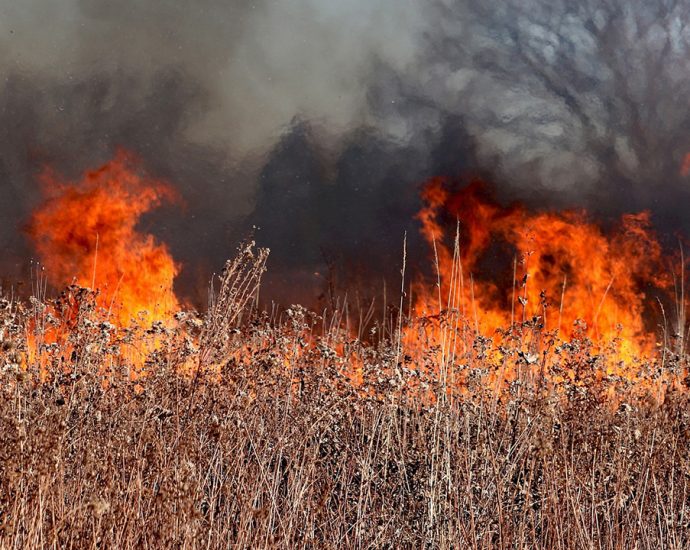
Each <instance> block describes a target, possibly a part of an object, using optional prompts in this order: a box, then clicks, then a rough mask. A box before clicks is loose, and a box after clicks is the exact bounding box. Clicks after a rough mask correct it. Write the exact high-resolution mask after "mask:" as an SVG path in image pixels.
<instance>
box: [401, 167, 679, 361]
mask: <svg viewBox="0 0 690 550" xmlns="http://www.w3.org/2000/svg"><path fill="white" fill-rule="evenodd" d="M423 199H424V201H425V206H424V208H423V209H422V210H421V212H420V213H419V219H420V221H421V223H422V234H423V236H424V238H425V239H426V240H427V241H428V243H429V244H430V245H431V246H432V247H433V248H434V250H435V256H436V257H437V262H436V263H437V264H438V278H439V282H440V285H438V286H439V288H433V289H432V288H430V287H429V286H428V285H425V284H421V283H419V284H417V285H416V286H415V289H414V291H415V296H416V302H415V311H416V313H417V315H419V316H429V315H431V314H433V313H438V312H439V310H443V309H448V310H454V311H456V318H455V319H456V321H454V322H455V323H456V324H457V325H463V326H466V327H469V329H468V330H469V331H470V332H472V333H473V334H474V333H478V334H482V335H485V336H492V335H493V334H495V333H496V331H497V329H502V328H507V327H511V326H516V324H520V323H524V322H527V321H532V322H536V323H538V325H539V326H540V327H543V331H555V332H556V333H557V334H558V336H559V337H560V339H562V340H566V341H567V340H570V339H572V338H576V337H586V338H589V339H590V340H591V341H592V342H593V343H594V344H595V345H597V346H600V347H603V346H606V345H609V344H611V343H612V342H615V343H616V345H617V353H616V354H615V355H616V356H615V357H614V359H615V360H622V361H630V360H633V359H635V358H640V357H644V356H648V355H650V354H651V353H652V352H653V351H654V349H655V345H656V341H657V339H656V337H655V334H654V330H653V328H652V329H651V330H650V327H649V326H648V325H647V324H646V323H645V318H646V317H648V315H645V308H647V307H649V299H648V296H647V291H648V290H649V289H659V290H662V289H669V287H670V286H672V280H671V278H670V277H669V276H668V275H667V273H668V264H667V263H665V259H664V257H663V253H662V248H661V246H660V244H659V242H658V241H657V239H656V238H655V235H654V234H653V232H652V230H651V228H650V220H649V215H648V214H647V213H645V212H643V213H639V214H630V215H626V216H623V218H622V219H621V220H620V222H619V224H618V226H617V227H616V228H614V230H613V231H611V232H604V231H603V230H602V229H601V228H600V227H598V226H597V225H596V224H594V223H592V222H591V221H590V220H589V219H588V217H587V215H586V214H585V213H584V212H577V211H567V212H561V213H554V212H540V213H530V212H528V211H527V210H526V209H525V208H524V207H522V206H521V205H511V206H509V207H506V208H503V207H501V206H500V205H499V204H498V203H497V202H495V201H494V200H493V199H492V198H491V197H490V196H489V195H488V194H487V192H486V189H485V186H484V185H483V184H481V183H479V182H475V183H472V184H471V185H469V186H467V187H465V188H464V189H462V190H460V191H455V192H452V191H451V189H450V185H449V183H448V182H447V181H445V180H443V179H440V178H439V179H433V180H431V181H430V182H428V184H427V185H426V186H425V189H424V191H423ZM449 220H452V225H453V228H455V222H456V220H457V223H458V227H459V241H458V243H457V248H455V249H454V248H453V247H452V246H449V245H448V236H447V235H446V233H447V230H446V227H447V226H448V225H450V224H449V223H448V221H449ZM438 338H439V336H438V335H437V336H436V339H437V340H438Z"/></svg>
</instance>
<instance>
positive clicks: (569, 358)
mask: <svg viewBox="0 0 690 550" xmlns="http://www.w3.org/2000/svg"><path fill="white" fill-rule="evenodd" d="M264 260H265V256H261V254H259V255H258V256H254V255H252V254H249V255H245V256H241V257H240V259H238V260H236V262H244V263H234V264H233V263H231V264H229V266H228V270H226V278H225V279H224V282H223V283H222V284H221V286H220V288H219V295H218V296H217V298H216V299H215V301H214V302H213V303H214V305H213V307H212V308H211V310H210V313H209V315H207V316H206V318H204V319H201V320H200V319H197V318H196V317H195V316H193V315H191V314H186V315H178V316H177V323H176V325H175V326H172V327H169V326H164V325H162V324H160V325H156V326H154V327H148V328H147V329H146V330H144V329H137V330H138V332H137V331H136V330H135V331H134V332H135V333H132V332H131V331H130V332H129V333H127V332H120V331H117V330H115V329H113V328H112V327H110V326H107V325H105V324H104V322H103V320H102V318H101V317H100V315H101V312H99V311H98V308H96V307H95V305H94V302H93V300H92V299H90V298H89V297H90V296H91V294H90V292H89V291H86V290H83V289H81V290H79V289H71V291H70V292H71V294H70V296H71V298H70V297H69V296H67V297H63V302H64V303H69V304H71V306H70V307H71V308H72V309H71V310H70V312H71V313H70V315H69V316H64V315H63V317H62V318H58V319H53V317H54V316H55V313H54V312H55V311H58V309H59V308H57V306H56V305H55V303H54V302H52V303H51V302H50V301H47V300H44V299H43V298H42V297H40V296H39V298H40V299H34V300H33V301H32V302H30V303H27V304H22V303H17V302H13V301H10V300H5V301H4V302H2V303H0V310H1V311H0V342H2V344H1V346H2V347H1V348H0V365H1V366H2V374H1V375H0V392H1V393H2V395H1V396H0V547H2V548H17V549H19V548H121V549H125V548H169V547H170V548H230V547H237V548H267V547H271V548H273V547H277V548H303V547H306V548H587V549H589V548H605V549H614V548H615V549H619V548H620V549H623V548H654V549H659V548H687V547H688V546H689V545H690V491H689V489H690V488H689V487H688V481H689V480H690V407H689V405H690V403H689V402H688V401H689V400H688V395H687V392H685V391H683V390H682V388H681V389H679V388H676V389H669V390H668V391H667V393H666V395H665V398H664V399H663V400H661V401H659V400H658V399H655V398H654V396H653V395H651V393H650V392H626V391H625V390H624V389H621V387H620V385H615V389H616V398H615V399H613V398H611V397H606V395H607V394H609V393H610V389H611V388H613V387H614V384H617V383H615V382H614V381H610V382H609V381H607V380H606V379H601V380H598V381H596V382H594V380H595V377H594V376H593V373H595V372H596V371H597V369H600V368H603V367H601V366H600V365H599V362H601V357H598V356H595V355H593V354H592V352H591V351H590V349H589V348H588V347H587V345H586V342H579V343H577V342H576V343H571V344H569V346H570V347H568V346H565V347H564V351H563V353H562V359H561V360H560V361H561V363H560V367H564V366H567V365H568V364H569V363H573V362H575V363H577V365H578V369H579V370H578V372H583V370H584V369H585V368H586V369H587V372H586V373H583V375H582V376H583V377H590V382H591V383H587V384H575V383H573V384H570V385H568V384H565V383H563V384H562V385H561V386H560V387H558V388H556V387H554V386H549V387H547V386H546V385H545V384H544V379H543V378H539V377H535V376H533V375H532V374H529V375H528V374H524V376H523V375H521V377H520V378H518V380H516V381H515V382H513V384H511V385H510V386H509V387H508V388H507V389H506V391H505V392H503V393H502V394H500V395H498V394H497V393H496V392H495V391H493V390H491V389H489V388H487V386H486V376H487V372H486V371H490V370H491V369H493V368H494V367H493V366H492V365H491V364H490V363H489V362H488V360H487V359H486V357H487V354H488V352H489V351H490V349H496V348H497V347H498V346H499V345H500V346H504V348H503V349H504V351H506V352H509V355H508V356H509V357H511V361H512V362H514V363H516V364H519V363H520V362H522V364H523V367H526V366H528V363H529V360H527V359H525V356H526V355H525V353H524V352H523V351H522V350H523V349H524V347H523V342H524V339H525V338H526V336H525V335H526V334H527V333H528V332H530V331H532V332H531V333H530V334H531V336H530V338H532V339H533V337H534V330H535V328H534V326H531V325H530V324H529V323H526V324H524V325H523V326H521V328H520V333H519V337H516V336H515V335H514V334H513V335H512V336H505V338H504V339H503V340H502V341H501V342H496V343H494V342H493V341H490V340H487V339H485V338H481V337H478V336H477V337H474V342H473V344H474V345H472V346H470V347H469V349H468V351H467V352H466V353H465V354H464V355H462V356H460V357H457V358H456V359H457V360H454V361H453V363H452V364H450V363H449V364H448V365H444V366H443V368H442V369H439V368H438V366H437V365H436V366H435V365H434V361H435V360H436V359H434V358H436V357H438V355H437V354H436V353H429V354H428V355H427V360H426V361H427V362H426V364H425V365H424V367H425V368H422V369H413V368H411V367H410V365H409V362H408V359H409V358H403V359H401V360H400V362H396V357H398V356H399V353H398V340H397V339H396V334H395V330H390V329H389V330H386V324H387V323H386V322H382V323H380V324H379V325H378V327H377V331H376V333H377V335H378V337H379V338H378V340H377V341H376V342H374V343H371V344H367V345H365V344H363V343H362V342H361V341H360V340H358V339H355V338H353V337H352V336H350V333H351V331H346V330H343V329H342V327H343V326H344V325H345V321H344V317H343V316H342V313H338V312H336V313H335V314H333V315H331V316H329V317H328V319H324V318H323V316H317V315H315V314H312V313H310V312H308V311H306V310H304V309H303V308H299V307H292V308H290V309H288V310H286V311H284V312H283V313H282V314H280V315H278V314H274V315H268V314H261V313H257V312H256V311H254V310H253V309H252V302H251V300H250V299H248V297H249V296H251V295H252V293H253V291H254V289H255V287H256V284H254V283H256V282H258V280H257V277H258V274H259V272H258V271H257V270H256V269H257V265H258V263H257V262H261V265H259V266H258V269H259V271H260V270H261V269H263V263H262V262H263V261H264ZM228 274H232V275H228ZM227 277H235V278H236V279H233V280H229V279H228V278H227ZM243 282H244V283H246V286H242V284H243ZM238 289H239V290H238ZM243 289H246V291H245V290H243ZM231 293H234V294H232V295H231ZM76 295H78V297H79V299H78V300H76V301H75V300H74V296H76ZM233 296H234V297H233ZM64 303H63V305H64ZM75 304H78V307H76V306H75ZM62 311H63V314H64V308H63V310H62ZM67 318H69V323H70V326H69V329H70V332H69V341H64V342H60V343H58V344H56V345H52V346H51V345H50V344H49V343H47V342H45V341H44V342H42V343H41V344H40V345H42V346H43V347H42V353H43V354H44V355H43V357H44V359H45V358H48V359H45V361H44V363H46V364H47V366H48V367H49V368H47V369H46V368H45V367H44V368H43V369H41V368H40V367H39V365H38V361H28V362H27V361H26V347H27V340H26V338H27V334H28V333H29V332H31V331H33V332H35V333H37V334H38V335H39V336H40V334H41V333H44V334H45V331H46V330H47V329H46V326H50V325H51V323H53V324H58V325H59V324H60V323H66V322H67V321H65V319H67ZM398 319H399V318H398V316H397V313H396V312H393V313H391V316H390V319H389V320H390V323H388V324H389V325H390V326H392V327H396V325H397V324H398V322H399V320H398ZM408 322H411V321H408ZM209 327H215V328H214V329H213V330H210V329H209ZM147 338H148V339H150V341H151V342H154V341H155V346H156V347H157V350H156V352H154V353H152V354H151V355H150V357H149V362H148V364H147V371H148V372H147V373H146V376H144V377H138V379H133V376H132V372H131V369H130V368H128V359H127V358H128V357H129V355H128V353H129V352H127V351H126V350H127V348H128V346H129V347H136V346H137V345H140V344H141V342H142V341H144V340H146V339H147ZM39 340H40V338H39ZM127 342H131V343H127ZM123 350H125V351H123ZM130 351H131V350H130ZM432 351H433V350H432ZM353 357H356V358H357V361H358V363H359V364H361V365H362V377H363V383H362V384H355V383H353V382H352V381H351V378H350V374H351V371H352V368H351V366H350V364H351V362H352V360H353V359H352V358H353ZM190 365H191V366H192V367H193V368H192V370H191V371H190ZM583 365H584V366H583ZM130 366H131V365H130ZM435 367H436V368H435ZM554 368H555V367H554ZM641 368H642V367H641ZM644 368H646V369H648V370H650V371H653V370H654V369H658V368H659V367H658V365H657V364H651V365H646V366H644ZM664 368H668V369H672V368H677V365H676V366H673V365H670V364H669V365H665V366H664ZM449 370H450V371H453V370H458V371H462V373H463V376H465V377H466V378H467V382H466V385H465V387H466V388H467V389H468V390H469V391H468V393H466V394H463V395H460V394H458V393H456V392H452V391H448V387H447V379H448V378H447V377H448V376H451V375H452V372H449ZM468 370H470V371H471V373H472V374H471V375H470V376H467V371H468ZM440 372H443V380H441V379H439V378H440V375H438V374H436V373H440ZM521 372H525V373H526V372H527V371H526V370H523V371H521ZM457 374H458V375H459V374H460V372H458V373H457ZM609 384H610V386H609Z"/></svg>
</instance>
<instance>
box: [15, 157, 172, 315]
mask: <svg viewBox="0 0 690 550" xmlns="http://www.w3.org/2000/svg"><path fill="white" fill-rule="evenodd" d="M41 182H42V184H43V187H44V189H45V193H46V195H47V197H48V198H47V200H46V201H45V203H44V204H43V205H42V206H40V207H39V208H38V210H36V211H35V212H34V214H33V216H32V218H31V221H30V223H29V227H28V232H29V235H30V236H31V237H32V239H33V241H34V243H35V246H36V250H37V251H38V254H39V256H40V260H41V262H42V264H43V265H44V266H45V270H46V274H47V277H48V280H49V281H50V282H51V283H52V284H53V285H55V286H62V285H65V284H71V283H76V284H78V285H80V286H84V287H92V288H98V289H99V290H100V293H99V295H98V299H97V303H98V306H99V307H102V308H104V309H105V310H106V311H107V312H108V313H109V314H110V317H111V319H113V320H114V321H115V322H116V323H117V324H118V325H119V326H122V327H124V326H127V325H129V324H130V323H131V321H132V320H133V319H136V320H138V321H140V322H143V323H147V322H151V321H152V320H154V319H155V318H157V317H161V316H166V315H168V314H170V313H171V312H172V311H174V310H176V309H178V308H179V304H178V301H177V298H176V297H175V295H174V293H173V279H174V278H175V276H176V275H177V272H178V267H177V266H176V264H175V262H174V261H173V259H172V256H171V255H170V252H169V251H168V249H167V247H166V246H165V245H164V244H161V243H158V242H156V240H155V239H154V237H153V236H152V235H147V234H143V233H141V232H139V231H138V230H137V228H136V225H137V222H138V221H139V219H140V217H141V216H142V214H144V213H146V212H148V211H150V210H151V209H152V208H154V207H156V206H158V205H159V204H160V203H161V202H162V201H164V200H173V199H175V193H174V192H173V190H172V189H171V188H170V187H169V186H168V185H167V184H165V183H163V182H161V181H157V180H153V179H150V178H148V177H146V176H145V175H143V174H142V173H141V171H140V170H139V169H138V167H137V164H136V162H135V160H134V159H133V157H132V156H131V155H130V154H128V153H126V152H123V151H121V152H119V153H118V154H117V155H116V157H115V158H114V159H113V160H112V161H110V162H108V163H106V164H104V165H103V166H101V167H100V168H98V169H96V170H92V171H89V172H86V173H85V174H84V176H83V177H82V179H81V180H80V181H78V182H75V183H67V182H63V181H60V180H59V179H58V178H57V177H56V176H55V175H54V174H52V173H51V172H49V171H46V172H44V173H43V175H42V177H41Z"/></svg>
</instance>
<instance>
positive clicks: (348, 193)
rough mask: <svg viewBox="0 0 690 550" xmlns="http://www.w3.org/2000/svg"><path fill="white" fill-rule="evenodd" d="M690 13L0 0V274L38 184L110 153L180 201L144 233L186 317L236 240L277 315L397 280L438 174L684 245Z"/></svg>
mask: <svg viewBox="0 0 690 550" xmlns="http://www.w3.org/2000/svg"><path fill="white" fill-rule="evenodd" d="M689 21H690V12H689V10H688V9H687V8H686V7H684V5H683V3H679V2H675V3H672V2H666V1H665V0H655V1H654V2H648V1H643V0H634V1H632V2H630V1H624V0H613V1H611V2H607V3H604V4H602V3H601V2H595V1H594V0H579V1H578V2H570V1H566V0H556V1H547V0H530V1H529V2H524V1H518V0H509V1H507V2H503V3H501V4H500V5H486V3H484V2H479V1H477V0H428V1H426V2H414V1H412V0H405V1H400V0H379V1H378V2H369V1H364V0H356V1H350V2H336V1H334V0H333V1H331V0H285V1H282V2H271V1H269V0H263V1H256V2H222V1H220V0H200V1H197V2H194V3H193V4H189V3H183V2H170V1H162V0H157V1H152V0H129V1H127V2H107V1H106V0H59V1H55V2H49V1H47V0H25V1H22V2H10V1H9V0H0V70H2V74H3V75H5V77H4V82H3V86H2V88H0V193H2V197H3V200H2V201H0V217H1V219H2V220H3V221H4V222H5V223H4V224H3V226H2V228H0V254H2V257H3V260H2V264H3V265H2V268H3V272H4V274H6V275H9V276H10V277H15V278H22V277H25V275H26V274H25V270H26V266H27V259H28V258H30V257H31V254H32V251H31V248H30V246H29V245H28V244H27V243H26V239H25V236H24V234H23V233H22V224H23V223H24V222H25V220H26V219H27V217H28V214H29V212H30V210H31V209H32V208H33V207H34V206H35V205H36V204H37V202H38V201H40V193H39V192H38V187H37V185H36V174H37V173H38V172H39V171H40V170H41V169H42V168H43V167H44V166H46V165H49V166H51V167H53V168H54V169H55V170H56V171H58V172H59V173H62V174H63V175H64V176H65V177H67V178H69V177H76V176H77V175H78V174H79V173H81V172H82V171H83V170H84V169H87V168H91V167H95V166H97V165H98V164H99V163H102V162H104V161H105V160H107V159H109V158H110V157H111V156H112V154H113V152H114V150H115V149H116V148H117V147H121V146H124V147H126V148H128V149H130V150H132V151H133V152H134V153H136V154H137V155H139V156H140V158H141V159H142V162H143V163H144V165H145V167H146V168H147V169H148V170H149V171H150V172H152V173H153V174H154V175H156V176H158V177H162V178H165V179H167V180H169V181H170V182H171V183H172V184H173V185H174V186H175V187H176V188H177V189H178V190H179V191H180V194H181V195H182V197H183V200H184V203H185V206H184V208H182V209H180V208H178V207H170V208H167V209H165V210H163V211H161V212H159V213H158V214H155V215H153V216H152V217H150V218H149V219H147V220H145V222H144V224H145V225H146V229H147V230H150V231H152V232H153V233H155V234H156V235H157V236H158V237H160V238H161V239H162V240H164V241H165V242H167V243H168V244H169V245H170V247H171V250H172V252H173V254H174V256H175V257H176V258H177V259H178V260H179V261H180V262H181V263H182V264H183V271H182V276H181V278H180V280H179V281H178V286H179V287H180V289H181V290H182V291H183V293H185V294H187V295H188V296H190V295H191V296H192V297H193V298H194V299H196V300H197V301H200V302H201V301H202V300H203V296H202V295H203V288H204V286H205V282H206V281H207V279H208V276H209V274H210V273H211V272H212V271H213V270H214V269H217V268H218V267H219V266H220V265H221V263H222V261H223V259H224V258H225V257H227V256H229V255H231V254H232V253H233V250H234V247H235V245H236V244H237V242H238V240H240V239H241V238H243V237H244V236H246V235H247V234H248V233H249V232H250V231H254V232H255V234H256V238H257V240H258V241H259V242H260V243H262V244H266V245H269V246H270V247H271V248H272V256H271V260H270V262H269V269H270V271H269V273H270V274H271V278H270V279H269V281H268V283H269V294H273V295H274V296H275V297H277V298H280V299H287V300H296V299H298V298H299V299H306V300H309V299H313V298H314V297H315V296H316V295H318V294H319V293H320V292H322V291H323V289H324V288H326V287H328V286H329V285H331V286H333V285H334V284H335V285H338V284H340V283H341V282H342V281H350V282H351V281H356V280H357V277H358V274H359V275H361V276H362V277H361V278H362V279H363V280H370V281H371V280H374V281H377V282H375V283H373V284H376V285H378V284H379V283H378V280H379V278H378V277H374V278H372V277H371V275H372V274H375V275H377V276H380V278H381V279H385V278H387V279H388V280H389V282H391V283H392V282H393V281H396V280H398V279H399V268H400V263H401V258H402V239H403V233H404V232H405V231H407V234H408V240H409V243H410V253H409V254H410V255H409V257H410V261H411V262H412V263H413V264H414V261H415V258H418V257H422V256H423V255H424V254H425V251H424V250H423V247H422V245H421V243H419V242H417V240H416V239H417V226H416V223H415V221H414V219H413V217H414V213H415V212H416V211H417V210H418V208H419V199H418V192H419V186H420V185H421V184H422V183H423V182H424V180H426V179H427V178H429V177H431V176H435V175H448V176H462V175H466V174H481V175H483V176H484V177H486V178H488V179H491V180H492V181H493V182H495V184H496V186H497V188H498V191H499V195H500V197H501V198H502V200H509V199H520V200H524V201H527V202H528V203H530V204H532V205H533V206H536V207H572V206H586V207H589V208H591V209H592V210H593V211H594V212H596V213H599V214H601V215H614V214H618V213H620V212H622V211H625V210H639V209H651V210H652V212H653V214H654V216H655V221H656V222H657V224H659V225H660V226H661V227H663V228H664V229H667V230H680V231H684V232H686V233H687V232H688V230H689V229H690V227H688V222H687V220H686V216H685V215H684V212H683V208H682V206H681V205H683V204H687V202H686V201H687V200H688V198H690V197H689V196H688V191H687V190H688V184H690V182H687V181H686V179H685V178H683V177H682V176H681V175H680V173H679V172H680V165H681V163H682V159H683V157H684V155H685V154H686V153H687V152H688V151H690V132H688V129H689V128H690V119H689V116H690V115H689V114H688V109H687V106H686V104H687V99H686V98H687V97H689V96H690V71H689V70H688V69H690V66H689V65H688V64H689V63H690V56H689V55H688V53H690V52H689V50H690V30H689V29H690V27H689V26H688V25H687V23H688V22H689ZM381 284H383V283H381Z"/></svg>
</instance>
